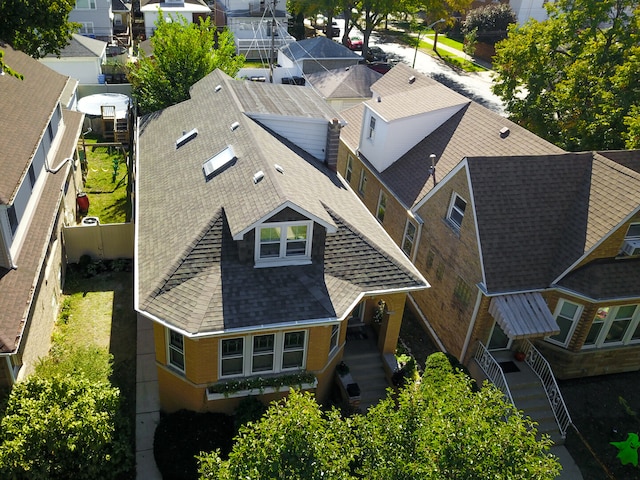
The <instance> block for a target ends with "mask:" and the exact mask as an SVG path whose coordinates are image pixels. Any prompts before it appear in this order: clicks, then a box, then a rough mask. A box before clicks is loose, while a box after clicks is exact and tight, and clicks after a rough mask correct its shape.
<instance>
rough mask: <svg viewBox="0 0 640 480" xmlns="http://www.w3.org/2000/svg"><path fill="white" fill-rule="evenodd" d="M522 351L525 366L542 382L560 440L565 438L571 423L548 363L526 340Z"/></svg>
mask: <svg viewBox="0 0 640 480" xmlns="http://www.w3.org/2000/svg"><path fill="white" fill-rule="evenodd" d="M522 349H523V351H524V353H525V362H527V365H529V366H530V367H531V369H532V370H533V371H534V372H535V374H536V375H537V376H538V378H539V379H540V381H541V382H542V386H543V387H544V391H545V393H546V394H547V398H548V399H549V405H551V410H552V411H553V415H554V416H555V417H556V422H557V423H558V428H559V429H560V434H561V435H562V438H565V437H566V436H567V429H568V428H569V425H571V424H572V423H573V422H572V421H571V416H570V415H569V411H568V410H567V406H566V405H565V403H564V399H563V398H562V394H561V393H560V388H559V387H558V383H557V382H556V377H555V376H554V375H553V371H552V370H551V366H550V365H549V362H547V359H546V358H544V356H543V355H542V354H541V353H540V352H539V351H538V349H537V348H536V347H534V346H533V344H532V343H531V342H529V341H528V340H525V341H524V342H523V345H522Z"/></svg>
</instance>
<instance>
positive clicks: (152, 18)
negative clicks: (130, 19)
mask: <svg viewBox="0 0 640 480" xmlns="http://www.w3.org/2000/svg"><path fill="white" fill-rule="evenodd" d="M160 10H162V13H163V14H164V15H165V17H167V18H168V17H169V15H173V16H178V15H181V16H183V17H184V18H185V19H186V20H187V22H188V23H198V22H199V21H200V19H201V18H202V19H205V18H207V17H208V16H209V14H210V13H211V8H209V6H208V5H207V3H206V2H205V1H204V0H165V1H162V0H140V11H141V12H142V14H143V16H144V30H145V35H146V37H147V38H149V37H151V36H152V35H153V32H154V31H155V29H156V21H157V20H158V12H159V11H160Z"/></svg>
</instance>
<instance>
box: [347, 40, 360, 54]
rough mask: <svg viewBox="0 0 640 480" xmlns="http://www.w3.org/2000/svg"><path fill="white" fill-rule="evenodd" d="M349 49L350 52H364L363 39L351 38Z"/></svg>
mask: <svg viewBox="0 0 640 480" xmlns="http://www.w3.org/2000/svg"><path fill="white" fill-rule="evenodd" d="M347 48H348V49H349V50H355V51H359V52H360V51H362V39H361V38H360V37H351V38H348V39H347Z"/></svg>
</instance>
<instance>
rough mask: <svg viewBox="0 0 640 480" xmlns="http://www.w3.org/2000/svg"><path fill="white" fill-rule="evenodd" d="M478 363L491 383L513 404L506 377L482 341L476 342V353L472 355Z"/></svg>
mask: <svg viewBox="0 0 640 480" xmlns="http://www.w3.org/2000/svg"><path fill="white" fill-rule="evenodd" d="M473 358H475V360H476V362H478V365H479V366H480V368H481V369H482V371H483V372H484V374H485V375H486V376H487V378H488V379H489V380H491V383H493V384H494V385H495V386H496V387H498V388H499V389H500V391H501V392H502V393H504V396H505V397H507V400H508V401H509V403H511V405H515V403H514V402H513V397H512V396H511V390H509V385H508V384H507V379H506V378H505V377H504V372H503V371H502V368H500V365H499V364H498V362H496V359H495V358H493V355H491V353H490V352H489V350H487V347H485V346H484V345H483V344H482V342H478V348H477V349H476V353H475V355H474V356H473Z"/></svg>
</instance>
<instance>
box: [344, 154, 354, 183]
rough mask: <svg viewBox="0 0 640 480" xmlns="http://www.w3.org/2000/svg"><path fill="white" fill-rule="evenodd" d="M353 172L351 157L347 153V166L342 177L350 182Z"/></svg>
mask: <svg viewBox="0 0 640 480" xmlns="http://www.w3.org/2000/svg"><path fill="white" fill-rule="evenodd" d="M352 173H353V157H352V156H351V155H349V156H348V157H347V167H346V168H345V170H344V179H345V180H346V181H347V182H349V183H351V174H352Z"/></svg>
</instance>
